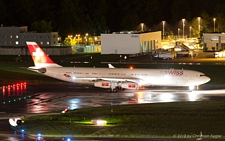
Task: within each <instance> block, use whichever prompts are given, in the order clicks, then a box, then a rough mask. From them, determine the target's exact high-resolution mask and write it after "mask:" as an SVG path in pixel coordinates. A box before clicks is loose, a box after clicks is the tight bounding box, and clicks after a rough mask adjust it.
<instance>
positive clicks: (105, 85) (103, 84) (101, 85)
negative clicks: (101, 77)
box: [94, 81, 111, 88]
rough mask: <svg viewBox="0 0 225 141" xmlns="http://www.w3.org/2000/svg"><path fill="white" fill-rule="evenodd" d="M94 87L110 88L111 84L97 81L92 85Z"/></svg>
mask: <svg viewBox="0 0 225 141" xmlns="http://www.w3.org/2000/svg"><path fill="white" fill-rule="evenodd" d="M94 86H95V87H99V88H110V87H111V82H110V81H97V82H95V83H94Z"/></svg>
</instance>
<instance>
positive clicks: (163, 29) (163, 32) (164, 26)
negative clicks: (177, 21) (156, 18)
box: [162, 21, 165, 39]
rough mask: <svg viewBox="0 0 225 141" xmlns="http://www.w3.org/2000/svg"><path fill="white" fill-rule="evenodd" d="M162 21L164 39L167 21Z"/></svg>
mask: <svg viewBox="0 0 225 141" xmlns="http://www.w3.org/2000/svg"><path fill="white" fill-rule="evenodd" d="M162 23H163V36H162V37H163V39H164V32H165V21H162Z"/></svg>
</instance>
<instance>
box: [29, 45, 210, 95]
mask: <svg viewBox="0 0 225 141" xmlns="http://www.w3.org/2000/svg"><path fill="white" fill-rule="evenodd" d="M26 43H27V46H28V48H29V51H30V54H31V56H32V59H33V62H34V64H35V66H32V67H29V68H28V70H32V71H35V72H38V73H42V74H44V75H46V76H49V77H53V78H56V79H59V80H63V81H67V82H73V83H85V84H93V85H94V86H95V87H99V88H106V89H107V91H108V92H117V91H118V90H125V89H139V87H141V86H187V87H189V88H190V90H193V88H194V87H195V86H198V85H201V84H204V83H207V82H209V81H210V78H209V77H207V76H205V74H204V73H202V72H198V71H194V70H183V69H141V68H137V69H136V68H131V69H130V68H115V67H114V66H112V65H109V67H108V68H87V67H63V66H61V65H58V64H56V63H55V62H53V61H52V60H51V58H50V57H49V56H48V55H47V54H46V53H45V52H44V51H43V50H42V49H41V48H40V47H39V46H38V45H37V43H36V42H26Z"/></svg>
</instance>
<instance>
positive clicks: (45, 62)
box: [26, 42, 61, 68]
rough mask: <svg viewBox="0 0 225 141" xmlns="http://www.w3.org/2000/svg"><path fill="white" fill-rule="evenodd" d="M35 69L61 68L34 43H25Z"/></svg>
mask: <svg viewBox="0 0 225 141" xmlns="http://www.w3.org/2000/svg"><path fill="white" fill-rule="evenodd" d="M26 43H27V46H28V49H29V51H30V55H31V56H32V59H33V61H34V64H35V67H38V68H40V67H61V66H60V65H58V64H56V63H55V62H53V61H52V60H51V58H49V57H48V55H47V54H46V53H45V52H44V51H43V50H42V49H41V48H40V47H39V46H38V45H37V43H35V42H26Z"/></svg>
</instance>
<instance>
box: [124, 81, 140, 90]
mask: <svg viewBox="0 0 225 141" xmlns="http://www.w3.org/2000/svg"><path fill="white" fill-rule="evenodd" d="M121 88H124V89H138V84H137V83H133V82H125V83H122V84H121Z"/></svg>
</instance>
